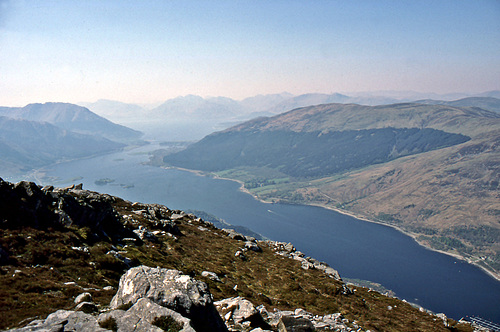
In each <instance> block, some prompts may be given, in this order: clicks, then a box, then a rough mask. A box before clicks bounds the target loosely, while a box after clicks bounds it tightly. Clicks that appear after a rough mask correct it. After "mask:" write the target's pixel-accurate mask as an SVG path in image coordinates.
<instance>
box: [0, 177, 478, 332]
mask: <svg viewBox="0 0 500 332" xmlns="http://www.w3.org/2000/svg"><path fill="white" fill-rule="evenodd" d="M0 213H1V214H0V222H1V228H0V232H1V233H0V317H1V318H2V319H0V328H3V329H5V328H12V331H103V330H113V331H162V330H163V331H368V330H371V331H450V330H451V331H471V330H472V327H471V326H470V325H468V324H464V323H458V322H456V321H454V320H452V319H448V318H446V316H444V315H438V316H436V315H433V314H430V313H428V312H426V311H425V310H422V309H421V308H420V309H419V308H414V307H412V306H411V305H409V304H408V303H406V302H404V301H400V300H398V299H396V298H392V297H388V296H385V295H382V294H380V293H377V292H375V291H373V290H370V289H367V288H363V287H357V286H353V285H347V284H345V283H344V282H343V281H342V279H341V277H340V275H339V273H338V272H337V271H336V270H335V269H333V268H331V267H329V266H328V265H327V264H325V263H322V262H319V261H317V260H315V259H313V258H311V257H306V256H305V255H304V254H303V253H301V252H299V251H297V250H296V249H295V248H294V247H293V245H291V244H289V243H280V242H274V241H257V240H255V238H251V237H247V236H244V235H242V234H239V233H237V232H235V231H234V230H229V229H228V230H220V229H217V228H215V227H214V226H213V225H212V224H211V223H209V222H205V221H203V220H202V219H200V218H197V217H196V216H194V215H191V214H186V213H184V212H182V211H175V210H174V211H173V210H170V209H168V208H166V207H165V206H161V205H156V204H141V203H132V202H128V201H125V200H122V199H120V198H117V197H113V196H109V195H103V194H99V193H96V192H91V191H87V190H83V189H82V187H81V186H72V187H69V188H64V189H61V188H53V187H40V186H37V185H36V184H34V183H29V182H20V183H17V184H12V183H8V182H5V181H3V180H1V179H0Z"/></svg>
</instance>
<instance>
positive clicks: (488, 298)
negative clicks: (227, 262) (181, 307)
mask: <svg viewBox="0 0 500 332" xmlns="http://www.w3.org/2000/svg"><path fill="white" fill-rule="evenodd" d="M153 148H154V147H153V146H147V147H142V148H139V149H135V150H132V151H128V152H119V153H115V154H112V155H107V156H99V157H95V158H91V159H86V160H80V161H74V162H68V163H62V164H58V165H55V166H53V167H51V168H47V169H45V172H46V174H45V175H46V176H50V177H54V178H52V179H49V180H46V179H47V178H46V177H45V180H43V181H41V180H40V174H38V175H36V174H32V175H31V177H30V178H29V180H34V181H37V182H38V183H39V184H43V185H46V184H54V185H57V186H66V185H69V184H71V183H80V182H82V183H84V188H85V189H90V190H96V191H99V192H106V193H109V194H112V195H116V196H119V197H122V198H125V199H128V200H131V201H140V202H145V203H160V204H164V205H166V206H168V207H169V208H171V209H181V210H203V211H206V212H208V213H211V214H214V215H216V216H218V217H220V218H223V219H225V220H226V221H227V222H229V223H231V224H234V225H242V226H246V227H248V228H250V229H252V230H254V231H256V232H258V233H260V234H262V235H264V236H266V237H268V238H270V239H273V240H278V241H287V242H292V243H293V244H294V245H295V247H296V248H298V249H299V250H301V251H302V252H304V253H305V254H307V255H309V256H312V257H315V258H317V259H319V260H322V261H325V262H327V263H328V264H329V265H331V266H332V267H333V268H335V269H337V270H338V271H339V273H340V275H341V276H342V277H346V278H358V279H365V280H371V281H374V282H378V283H380V284H382V285H384V286H385V287H386V288H389V289H391V290H393V291H395V292H396V295H397V296H398V297H400V298H403V299H406V300H407V301H409V302H413V303H417V304H419V305H421V306H423V307H425V308H428V309H430V310H432V311H435V312H444V313H445V314H447V315H448V316H450V317H453V318H455V319H459V318H461V317H462V316H465V315H477V316H481V317H483V318H486V319H489V320H492V321H495V322H500V282H498V281H496V280H495V279H493V278H491V277H490V276H488V275H487V274H485V273H483V272H482V271H481V270H480V269H478V268H476V267H474V266H472V265H469V264H466V263H464V262H462V261H459V260H456V259H454V258H453V257H450V256H446V255H442V254H439V253H436V252H433V251H430V250H427V249H425V248H423V247H421V246H419V245H418V244H417V243H416V242H415V241H414V240H413V239H411V238H410V237H408V236H406V235H404V234H402V233H400V232H398V231H396V230H394V229H392V228H390V227H386V226H383V225H378V224H373V223H369V222H365V221H361V220H357V219H355V218H352V217H348V216H345V215H342V214H339V213H336V212H334V211H330V210H326V209H322V208H318V207H310V206H297V205H286V204H265V203H260V202H258V201H256V200H255V199H253V197H251V196H250V195H247V194H245V193H243V192H241V191H239V184H237V183H235V182H232V181H225V180H217V179H213V178H210V177H205V176H196V175H194V174H192V173H189V172H184V171H179V170H173V169H170V170H165V169H161V168H156V167H150V166H146V165H142V164H141V162H144V161H147V159H148V156H147V155H146V154H140V152H141V151H142V152H144V151H147V150H151V149H153ZM0 176H1V175H0ZM77 177H82V178H81V179H78V180H75V178H77ZM101 178H111V179H114V180H115V182H114V183H112V184H108V185H105V186H98V185H96V184H95V183H94V181H95V180H97V179H101ZM4 179H6V180H10V181H18V180H20V179H14V178H8V177H5V178H4ZM24 179H26V177H25V178H24ZM122 185H123V186H122ZM132 185H133V187H129V188H128V189H127V188H125V187H124V186H132Z"/></svg>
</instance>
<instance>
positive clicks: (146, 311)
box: [98, 298, 195, 332]
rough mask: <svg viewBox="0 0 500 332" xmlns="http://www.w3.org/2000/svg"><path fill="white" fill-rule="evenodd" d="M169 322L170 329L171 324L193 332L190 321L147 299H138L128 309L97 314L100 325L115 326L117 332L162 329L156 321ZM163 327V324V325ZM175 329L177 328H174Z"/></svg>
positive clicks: (182, 330) (184, 330)
mask: <svg viewBox="0 0 500 332" xmlns="http://www.w3.org/2000/svg"><path fill="white" fill-rule="evenodd" d="M162 320H163V321H167V322H169V323H168V325H169V326H170V328H171V329H172V330H174V328H173V326H172V325H174V324H175V326H176V327H177V328H178V329H179V331H181V332H195V330H194V329H193V327H192V326H191V321H190V320H189V319H187V318H186V317H183V316H182V315H181V314H179V313H177V312H175V311H173V310H170V309H168V308H165V307H162V306H160V305H158V304H156V303H154V302H152V301H151V300H149V299H145V298H142V299H139V300H138V301H137V302H136V303H135V304H134V305H133V306H132V307H131V308H130V309H128V310H127V311H124V310H120V309H117V310H112V311H110V312H106V313H103V314H101V315H99V318H98V322H99V325H100V326H108V327H109V326H110V325H114V324H115V326H116V330H117V331H118V332H122V331H123V332H127V331H151V332H153V331H155V332H156V331H158V332H160V331H164V330H163V329H162V328H160V327H159V326H158V325H159V324H158V323H157V322H161V321H162ZM163 327H164V328H165V326H163ZM175 330H176V331H177V329H175Z"/></svg>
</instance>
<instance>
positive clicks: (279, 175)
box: [163, 98, 500, 276]
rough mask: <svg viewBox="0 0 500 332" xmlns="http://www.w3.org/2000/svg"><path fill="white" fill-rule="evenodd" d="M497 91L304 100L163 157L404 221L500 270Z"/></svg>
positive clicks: (260, 192) (277, 196) (283, 196)
mask: <svg viewBox="0 0 500 332" xmlns="http://www.w3.org/2000/svg"><path fill="white" fill-rule="evenodd" d="M492 99H494V98H467V99H463V100H461V101H456V102H453V103H454V104H462V105H467V106H461V107H456V106H448V105H446V102H440V103H437V104H436V105H427V104H423V103H399V104H392V105H379V106H362V105H356V104H338V103H336V104H324V105H317V106H308V107H302V108H297V109H294V110H292V111H288V112H285V113H282V114H279V115H276V116H273V117H269V118H266V117H262V118H258V119H254V120H251V121H248V122H245V123H242V124H240V125H236V126H234V127H231V128H229V129H227V130H224V131H221V132H218V133H214V134H212V135H209V136H207V137H205V138H204V139H203V140H201V141H199V142H197V143H195V144H193V145H191V146H189V147H188V148H187V149H186V150H184V151H181V152H178V153H175V154H170V155H165V156H164V158H163V160H164V163H165V164H166V165H170V166H179V167H183V168H189V169H198V170H205V171H211V172H216V174H217V175H218V176H221V177H228V178H233V179H236V180H239V181H242V182H243V183H244V185H245V188H246V189H247V190H249V191H250V192H251V193H252V194H254V195H255V196H257V197H259V198H261V199H264V200H267V201H272V202H287V203H300V204H316V205H322V206H326V207H331V208H334V209H340V210H341V211H349V212H351V213H355V214H357V215H359V216H363V217H366V218H369V219H371V220H376V221H380V222H383V223H387V224H389V225H393V226H397V227H400V228H402V229H404V230H405V231H407V232H410V233H412V234H413V235H414V236H415V237H416V238H417V239H418V241H419V242H420V243H422V244H425V245H428V246H430V247H432V248H435V249H439V250H444V251H447V252H450V253H455V254H460V255H461V256H463V257H467V258H468V259H470V260H471V261H473V262H475V263H477V264H479V265H481V266H482V267H484V268H486V269H488V270H489V271H496V272H493V273H497V276H500V273H498V271H500V226H499V225H500V224H499V220H500V219H499V216H500V202H499V200H498V197H499V196H498V195H499V193H500V114H499V113H497V112H494V111H489V110H485V109H483V108H480V106H483V107H491V105H495V103H494V102H495V100H492ZM485 102H488V104H487V105H486V106H485Z"/></svg>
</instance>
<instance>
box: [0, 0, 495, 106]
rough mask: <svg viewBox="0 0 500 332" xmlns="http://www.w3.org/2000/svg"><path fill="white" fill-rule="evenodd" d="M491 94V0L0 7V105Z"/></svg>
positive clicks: (66, 1) (109, 0)
mask: <svg viewBox="0 0 500 332" xmlns="http://www.w3.org/2000/svg"><path fill="white" fill-rule="evenodd" d="M380 90H404V91H409V90H411V91H418V92H434V93H452V92H465V93H479V92H484V91H491V90H500V0H419V1H415V0H410V1H406V0H391V1H386V0H378V1H373V0H366V1H362V0H352V1H335V0H331V1H328V0H307V1H306V0H302V1H298V0H262V1H259V0H253V1H251V0H246V1H243V0H241V1H240V0H228V1H218V0H211V1H206V0H203V1H191V0H172V1H168V0H158V1H151V0H140V1H139V0H137V1H127V0H106V1H102V0H98V1H92V0H85V1H80V0H78V1H76V0H75V1H73V0H60V1H57V0H44V1H40V0H0V105H1V106H24V105H26V104H28V103H33V102H48V101H57V102H73V103H76V102H93V101H96V100H98V99H111V100H118V101H122V102H127V103H154V102H159V101H164V100H167V99H170V98H174V97H177V96H182V95H187V94H195V95H200V96H204V97H206V96H226V97H231V98H234V99H243V98H245V97H250V96H254V95H257V94H272V93H281V92H285V91H286V92H289V93H292V94H301V93H311V92H317V93H334V92H343V93H354V92H360V91H380Z"/></svg>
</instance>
